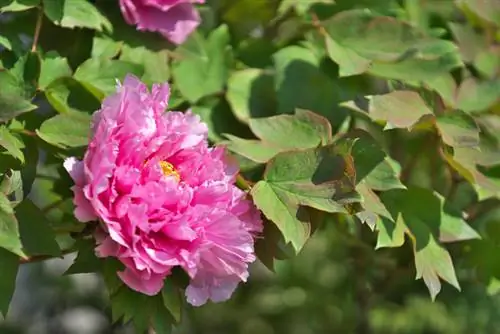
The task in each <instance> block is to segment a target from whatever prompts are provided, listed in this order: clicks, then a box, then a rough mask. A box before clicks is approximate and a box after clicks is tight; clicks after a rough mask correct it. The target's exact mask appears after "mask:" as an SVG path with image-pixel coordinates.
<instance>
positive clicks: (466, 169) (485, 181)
mask: <svg viewBox="0 0 500 334" xmlns="http://www.w3.org/2000/svg"><path fill="white" fill-rule="evenodd" d="M444 157H445V159H446V161H447V162H448V164H449V165H450V166H451V167H453V168H454V169H455V170H456V171H457V172H458V173H459V174H460V175H462V176H463V177H464V178H465V179H466V180H467V181H469V182H470V183H472V184H473V185H474V186H475V187H479V188H481V189H483V190H484V191H486V192H487V193H492V194H497V193H499V192H500V185H498V184H497V183H495V182H494V181H493V180H491V179H490V178H488V177H487V176H486V175H484V174H483V173H481V172H480V171H479V170H478V168H477V165H481V164H482V165H486V164H485V163H484V162H488V160H487V159H488V157H484V154H483V152H481V151H480V150H479V149H478V148H471V147H457V148H455V149H454V152H453V155H452V154H450V153H448V152H445V154H444ZM483 160H485V161H483Z"/></svg>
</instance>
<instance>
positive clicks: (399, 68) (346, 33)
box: [323, 10, 461, 80]
mask: <svg viewBox="0 0 500 334" xmlns="http://www.w3.org/2000/svg"><path fill="white" fill-rule="evenodd" d="M323 27H324V29H325V33H326V41H327V50H328V51H329V55H330V56H331V57H332V59H333V60H334V61H335V62H337V63H339V64H340V68H341V71H342V74H343V75H348V74H350V75H352V74H359V73H362V72H363V71H365V70H368V72H369V73H371V74H374V75H378V76H382V77H387V78H392V79H400V80H427V79H430V78H431V77H434V76H439V75H441V74H443V73H446V72H449V71H450V70H451V69H453V68H455V67H457V66H460V65H461V61H460V58H459V56H458V49H457V48H456V46H455V45H454V44H453V43H451V42H449V41H445V40H440V39H436V38H433V37H429V36H426V35H425V34H424V33H423V32H422V31H420V30H418V29H417V28H415V27H413V26H412V25H410V24H408V23H406V22H403V21H399V20H397V19H395V18H392V17H388V16H380V15H377V14H374V13H373V12H371V11H369V10H348V11H342V12H340V13H339V14H337V15H335V16H334V17H333V18H331V19H329V20H327V21H325V22H324V23H323ZM331 41H333V43H332V42H331ZM369 62H371V65H370V66H369V67H368V66H367V65H368V64H369Z"/></svg>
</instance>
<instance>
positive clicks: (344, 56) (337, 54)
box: [325, 35, 372, 77]
mask: <svg viewBox="0 0 500 334" xmlns="http://www.w3.org/2000/svg"><path fill="white" fill-rule="evenodd" d="M325 43H326V51H327V53H328V56H329V57H330V58H331V59H332V60H333V61H334V62H336V63H337V64H338V65H339V76H340V77H347V76H351V75H356V74H361V73H364V72H366V71H367V70H368V69H369V68H370V65H371V63H372V62H371V61H370V60H369V59H366V58H363V57H361V56H360V55H358V54H357V53H356V52H355V51H353V50H351V49H349V48H345V47H343V46H341V45H340V44H338V43H337V42H335V41H334V40H333V39H332V38H330V37H329V36H328V35H326V36H325Z"/></svg>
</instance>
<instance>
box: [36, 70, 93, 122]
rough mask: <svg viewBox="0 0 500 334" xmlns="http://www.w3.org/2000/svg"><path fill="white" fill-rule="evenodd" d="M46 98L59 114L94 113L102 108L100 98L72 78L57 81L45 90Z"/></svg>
mask: <svg viewBox="0 0 500 334" xmlns="http://www.w3.org/2000/svg"><path fill="white" fill-rule="evenodd" d="M45 97H46V98H47V101H48V102H49V103H50V105H51V106H52V107H53V108H54V109H55V110H56V111H57V112H59V113H70V112H86V113H89V114H91V113H93V112H94V111H95V110H98V109H99V108H100V102H99V98H97V97H95V96H94V95H93V94H92V93H91V92H89V91H88V90H87V89H86V88H85V86H84V85H82V84H81V83H80V82H78V81H76V80H75V79H73V78H71V77H63V78H59V79H56V80H55V81H53V82H52V83H50V85H48V86H47V87H46V88H45Z"/></svg>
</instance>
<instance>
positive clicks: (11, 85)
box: [0, 71, 36, 122]
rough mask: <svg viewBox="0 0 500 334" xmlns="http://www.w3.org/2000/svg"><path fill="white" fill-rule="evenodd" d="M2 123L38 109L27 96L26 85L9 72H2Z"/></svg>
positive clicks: (0, 74)
mask: <svg viewBox="0 0 500 334" xmlns="http://www.w3.org/2000/svg"><path fill="white" fill-rule="evenodd" d="M0 87H2V89H0V122H7V121H9V120H11V119H12V118H14V117H16V116H18V115H20V114H22V113H25V112H28V111H32V110H34V109H36V106H35V105H33V104H31V103H30V97H27V96H26V91H25V89H24V83H23V82H22V81H20V80H19V79H18V78H16V77H15V76H14V75H12V74H11V73H9V72H7V71H3V72H0Z"/></svg>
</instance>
